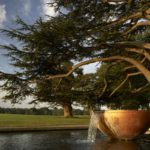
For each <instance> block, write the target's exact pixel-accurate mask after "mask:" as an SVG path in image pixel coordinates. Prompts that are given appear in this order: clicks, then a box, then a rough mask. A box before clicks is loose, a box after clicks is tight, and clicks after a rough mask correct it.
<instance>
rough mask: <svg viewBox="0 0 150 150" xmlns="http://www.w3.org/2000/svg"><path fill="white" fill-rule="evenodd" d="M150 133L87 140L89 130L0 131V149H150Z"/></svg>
mask: <svg viewBox="0 0 150 150" xmlns="http://www.w3.org/2000/svg"><path fill="white" fill-rule="evenodd" d="M149 148H150V135H144V136H142V137H141V138H139V139H136V140H135V141H111V140H109V139H108V138H107V137H105V136H104V135H102V134H100V133H98V135H97V138H96V141H95V142H93V143H90V142H88V141H87V130H71V131H47V132H24V133H0V150H149Z"/></svg>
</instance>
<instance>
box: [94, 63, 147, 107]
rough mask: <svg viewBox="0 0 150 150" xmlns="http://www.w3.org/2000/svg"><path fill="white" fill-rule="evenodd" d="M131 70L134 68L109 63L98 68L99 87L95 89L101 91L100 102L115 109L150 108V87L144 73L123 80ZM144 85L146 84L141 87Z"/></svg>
mask: <svg viewBox="0 0 150 150" xmlns="http://www.w3.org/2000/svg"><path fill="white" fill-rule="evenodd" d="M131 70H133V68H128V67H126V66H124V65H120V64H118V65H116V64H109V63H104V64H102V65H101V67H100V68H98V69H97V72H96V76H97V83H96V85H97V86H96V87H97V88H96V89H95V90H97V93H99V95H98V101H99V103H100V104H103V105H107V106H108V107H111V108H113V109H118V108H119V109H138V108H143V109H144V108H149V104H150V95H149V92H148V91H149V90H150V87H149V86H148V84H146V83H147V81H146V79H145V78H144V77H143V76H142V75H137V76H136V77H135V76H134V78H133V77H132V76H130V78H129V79H128V80H123V79H124V78H125V77H126V75H127V74H128V72H129V71H131ZM122 80H123V81H124V82H122ZM120 83H121V84H120ZM131 83H132V85H131ZM118 85H119V86H118ZM142 85H146V86H144V87H142V88H141V86H142Z"/></svg>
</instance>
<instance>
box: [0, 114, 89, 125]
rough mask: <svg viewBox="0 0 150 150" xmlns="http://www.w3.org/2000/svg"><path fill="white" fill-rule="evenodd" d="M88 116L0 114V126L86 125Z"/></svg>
mask: <svg viewBox="0 0 150 150" xmlns="http://www.w3.org/2000/svg"><path fill="white" fill-rule="evenodd" d="M88 124H89V116H75V117H73V118H64V117H62V116H48V115H16V114H0V127H44V126H58V125H88Z"/></svg>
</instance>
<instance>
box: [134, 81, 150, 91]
mask: <svg viewBox="0 0 150 150" xmlns="http://www.w3.org/2000/svg"><path fill="white" fill-rule="evenodd" d="M148 86H150V84H149V83H147V84H145V85H144V86H142V87H140V88H138V89H134V90H133V91H131V93H138V92H141V91H142V90H144V89H145V88H147V87H148Z"/></svg>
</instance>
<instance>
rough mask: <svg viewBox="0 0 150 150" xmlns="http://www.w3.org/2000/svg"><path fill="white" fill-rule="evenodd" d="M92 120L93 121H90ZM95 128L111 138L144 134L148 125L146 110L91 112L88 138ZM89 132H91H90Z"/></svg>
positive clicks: (148, 115) (149, 118)
mask: <svg viewBox="0 0 150 150" xmlns="http://www.w3.org/2000/svg"><path fill="white" fill-rule="evenodd" d="M92 122H93V123H92ZM94 127H95V128H97V129H99V130H100V131H101V132H102V133H104V134H106V135H108V136H109V137H110V138H112V139H121V140H132V139H135V138H136V137H138V136H139V135H141V134H144V133H145V132H146V131H147V130H148V128H149V127H150V111H148V110H107V111H97V112H93V113H92V114H91V123H90V127H89V137H88V138H89V139H90V138H91V140H93V139H92V138H93V136H92V135H90V134H92V132H93V134H94V136H95V131H93V130H95V129H94ZM90 132H91V133H90Z"/></svg>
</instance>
